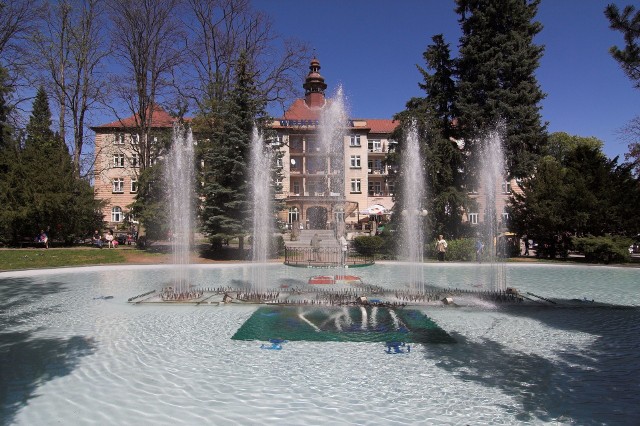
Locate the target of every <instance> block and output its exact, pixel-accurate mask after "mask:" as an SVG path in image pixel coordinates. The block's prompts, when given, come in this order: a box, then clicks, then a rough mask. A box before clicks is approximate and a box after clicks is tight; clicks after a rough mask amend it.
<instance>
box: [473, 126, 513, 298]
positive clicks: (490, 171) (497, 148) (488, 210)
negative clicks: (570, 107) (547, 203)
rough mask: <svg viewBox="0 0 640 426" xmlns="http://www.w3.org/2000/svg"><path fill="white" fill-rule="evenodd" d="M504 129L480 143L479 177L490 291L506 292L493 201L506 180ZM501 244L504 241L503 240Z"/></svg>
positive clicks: (496, 216) (502, 254)
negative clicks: (482, 194)
mask: <svg viewBox="0 0 640 426" xmlns="http://www.w3.org/2000/svg"><path fill="white" fill-rule="evenodd" d="M503 133H504V126H502V125H499V126H497V128H496V129H494V130H493V131H491V132H489V133H488V134H487V136H486V137H485V138H484V140H483V141H482V142H483V143H482V152H481V156H480V162H481V164H480V177H481V182H482V192H483V193H484V195H485V211H484V238H485V242H486V247H487V248H488V258H489V263H490V266H491V271H490V274H491V276H490V286H491V289H492V290H506V288H507V284H506V272H505V265H504V256H505V255H506V253H505V250H504V247H499V245H500V244H501V241H500V239H499V229H498V228H499V223H500V220H499V214H500V213H499V212H498V211H497V206H496V201H497V199H498V194H499V191H500V192H501V191H502V190H501V188H502V182H503V181H504V178H505V161H504V151H503V147H502V145H503V144H502V141H503V136H502V135H503ZM502 243H504V239H503V240H502Z"/></svg>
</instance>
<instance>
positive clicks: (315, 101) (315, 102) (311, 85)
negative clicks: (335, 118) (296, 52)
mask: <svg viewBox="0 0 640 426" xmlns="http://www.w3.org/2000/svg"><path fill="white" fill-rule="evenodd" d="M302 87H304V102H305V103H306V104H307V106H308V107H310V108H311V107H322V106H324V103H325V99H324V91H325V89H326V88H327V84H326V83H325V82H324V77H322V76H321V75H320V61H318V59H316V58H313V59H312V60H311V64H310V65H309V74H308V75H307V78H306V80H305V82H304V84H303V85H302Z"/></svg>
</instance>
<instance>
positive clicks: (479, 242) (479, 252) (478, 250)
mask: <svg viewBox="0 0 640 426" xmlns="http://www.w3.org/2000/svg"><path fill="white" fill-rule="evenodd" d="M483 249H484V244H483V243H482V240H480V238H478V239H477V240H476V262H478V263H482V251H483Z"/></svg>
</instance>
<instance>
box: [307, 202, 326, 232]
mask: <svg viewBox="0 0 640 426" xmlns="http://www.w3.org/2000/svg"><path fill="white" fill-rule="evenodd" d="M307 221H308V222H309V229H326V227H327V209H326V208H324V207H309V208H308V209H307Z"/></svg>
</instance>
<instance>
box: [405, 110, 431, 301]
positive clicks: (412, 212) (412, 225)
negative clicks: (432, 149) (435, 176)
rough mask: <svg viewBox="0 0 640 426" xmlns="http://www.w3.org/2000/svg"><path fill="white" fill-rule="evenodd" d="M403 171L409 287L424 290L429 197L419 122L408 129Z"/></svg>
mask: <svg viewBox="0 0 640 426" xmlns="http://www.w3.org/2000/svg"><path fill="white" fill-rule="evenodd" d="M401 173H402V187H401V190H402V206H401V210H400V214H401V215H402V234H401V235H402V243H401V245H400V248H401V251H400V254H401V257H402V258H403V259H404V260H405V261H406V262H409V287H410V289H411V290H413V291H417V292H422V291H424V281H423V261H424V235H425V232H424V226H423V222H424V221H423V219H424V215H425V214H426V212H425V211H424V210H423V204H422V203H423V200H424V198H425V180H424V179H425V175H424V169H423V162H422V155H421V153H420V144H419V137H418V128H417V124H416V122H415V121H413V122H412V123H411V125H410V126H409V128H408V129H407V132H406V137H405V146H404V147H403V149H402V157H401Z"/></svg>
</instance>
